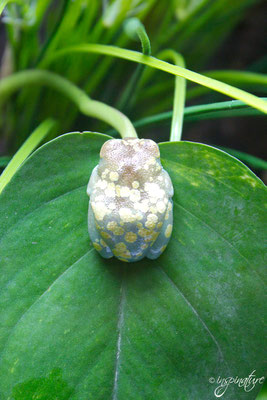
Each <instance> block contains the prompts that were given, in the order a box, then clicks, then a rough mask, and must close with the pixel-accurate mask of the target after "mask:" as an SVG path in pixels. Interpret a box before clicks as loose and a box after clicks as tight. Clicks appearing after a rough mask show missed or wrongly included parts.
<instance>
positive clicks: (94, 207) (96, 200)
mask: <svg viewBox="0 0 267 400" xmlns="http://www.w3.org/2000/svg"><path fill="white" fill-rule="evenodd" d="M87 194H88V195H89V196H90V201H89V212H88V229H89V235H90V238H91V240H92V242H93V246H94V247H95V249H96V250H97V251H98V252H99V253H100V254H101V256H103V257H104V258H111V257H113V256H115V257H117V258H118V259H119V260H121V261H125V262H134V261H139V260H141V259H142V258H144V257H147V258H150V259H156V258H157V257H159V256H160V255H161V254H162V253H163V251H164V250H165V248H166V247H167V244H168V242H169V240H170V237H171V233H172V223H173V204H172V200H171V198H172V196H173V186H172V182H171V179H170V177H169V174H168V173H167V172H166V171H165V170H164V169H163V167H162V165H161V162H160V152H159V148H158V145H157V144H156V143H155V142H154V141H153V140H150V139H136V138H125V139H111V140H108V141H107V142H105V143H104V145H103V146H102V148H101V151H100V161H99V164H98V165H97V166H96V167H95V168H94V169H93V171H92V174H91V177H90V180H89V183H88V187H87Z"/></svg>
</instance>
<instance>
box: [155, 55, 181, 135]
mask: <svg viewBox="0 0 267 400" xmlns="http://www.w3.org/2000/svg"><path fill="white" fill-rule="evenodd" d="M159 56H160V57H161V58H163V59H166V58H171V59H173V61H174V63H175V64H176V65H178V66H180V67H183V68H184V67H185V62H184V58H183V57H182V56H181V54H179V53H177V52H176V51H174V50H171V49H168V50H164V51H163V52H162V53H160V55H159ZM185 93H186V80H185V79H184V78H181V77H180V76H176V77H175V89H174V99H173V113H172V123H171V135H170V142H174V141H179V140H181V137H182V130H183V119H184V105H185Z"/></svg>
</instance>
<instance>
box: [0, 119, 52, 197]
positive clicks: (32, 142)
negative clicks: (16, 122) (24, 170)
mask: <svg viewBox="0 0 267 400" xmlns="http://www.w3.org/2000/svg"><path fill="white" fill-rule="evenodd" d="M55 124H56V122H55V121H54V120H53V119H47V120H45V121H43V122H42V123H41V124H40V125H39V126H38V127H37V128H36V129H35V130H34V131H33V133H32V134H31V135H30V136H29V137H28V139H27V140H26V142H24V143H23V145H22V146H21V147H20V149H19V150H18V151H17V153H16V154H15V155H14V156H13V158H12V159H11V160H10V162H9V163H8V165H7V167H6V168H5V169H4V171H3V172H2V174H1V176H0V193H1V192H2V191H3V189H4V187H5V186H6V185H7V184H8V182H9V181H10V179H11V178H12V176H13V175H14V174H15V172H16V171H17V169H18V168H19V167H20V166H21V164H22V163H23V162H24V161H25V160H26V158H27V157H28V156H29V155H30V154H31V153H32V152H33V150H34V149H36V147H37V146H38V145H39V144H40V143H41V141H42V140H43V139H44V138H45V137H46V136H47V134H48V133H49V131H50V130H51V129H52V128H53V127H54V126H55Z"/></svg>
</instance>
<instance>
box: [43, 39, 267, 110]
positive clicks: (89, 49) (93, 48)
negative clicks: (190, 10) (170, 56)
mask: <svg viewBox="0 0 267 400" xmlns="http://www.w3.org/2000/svg"><path fill="white" fill-rule="evenodd" d="M70 53H96V54H104V55H107V56H112V57H118V58H122V59H125V60H129V61H134V62H138V63H141V64H145V65H148V66H150V67H153V68H157V69H159V70H161V71H165V72H169V73H171V74H173V75H176V76H181V77H183V78H185V79H188V80H190V81H193V82H196V83H198V84H200V85H203V86H206V87H208V88H210V89H213V90H215V91H217V92H220V93H223V94H226V95H227V96H230V97H232V98H235V99H238V100H241V101H243V102H244V103H247V104H248V105H250V106H251V107H254V108H257V109H258V110H260V111H262V112H264V113H267V104H266V103H265V102H264V101H262V100H261V99H259V98H258V97H257V96H254V95H253V94H250V93H248V92H245V91H244V90H241V89H238V88H235V87H233V86H230V85H228V84H226V83H223V82H220V81H217V80H215V79H212V78H209V77H207V76H203V75H201V74H198V73H196V72H193V71H190V70H188V69H185V68H182V67H178V66H176V65H172V64H169V63H167V62H165V61H162V60H159V59H157V58H155V57H151V56H145V55H143V54H141V53H139V52H137V51H133V50H126V49H121V48H118V47H115V46H107V45H101V44H80V45H76V46H71V47H68V48H65V49H62V50H58V51H56V52H55V53H54V54H53V55H51V56H50V57H48V58H47V59H46V60H45V62H44V64H43V65H48V64H49V63H51V62H52V61H54V60H56V59H57V58H59V57H62V56H64V55H66V54H70Z"/></svg>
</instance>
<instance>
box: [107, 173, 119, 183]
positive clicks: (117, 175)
mask: <svg viewBox="0 0 267 400" xmlns="http://www.w3.org/2000/svg"><path fill="white" fill-rule="evenodd" d="M109 178H110V180H111V181H112V182H116V181H117V180H118V179H119V174H118V172H116V171H111V172H110V174H109Z"/></svg>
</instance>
